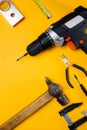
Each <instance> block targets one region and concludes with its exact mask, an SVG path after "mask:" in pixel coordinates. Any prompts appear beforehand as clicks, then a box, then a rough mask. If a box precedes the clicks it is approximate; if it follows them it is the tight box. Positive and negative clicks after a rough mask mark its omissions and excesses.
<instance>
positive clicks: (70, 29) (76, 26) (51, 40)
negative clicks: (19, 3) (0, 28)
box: [0, 0, 87, 130]
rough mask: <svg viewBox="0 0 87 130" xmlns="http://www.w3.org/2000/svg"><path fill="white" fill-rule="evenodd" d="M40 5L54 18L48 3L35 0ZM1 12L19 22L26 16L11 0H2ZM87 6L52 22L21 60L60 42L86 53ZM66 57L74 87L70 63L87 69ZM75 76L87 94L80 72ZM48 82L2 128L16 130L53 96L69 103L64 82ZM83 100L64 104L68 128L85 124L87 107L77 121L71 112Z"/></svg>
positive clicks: (65, 60)
mask: <svg viewBox="0 0 87 130" xmlns="http://www.w3.org/2000/svg"><path fill="white" fill-rule="evenodd" d="M33 1H34V2H35V4H36V5H37V6H38V7H39V9H40V10H41V11H42V12H43V14H44V15H45V16H46V17H47V18H51V16H52V15H51V14H50V13H49V12H48V10H47V9H46V8H45V7H44V5H43V4H42V3H41V2H40V1H39V0H33ZM0 13H1V14H2V15H3V16H4V17H5V18H6V19H7V21H8V22H9V23H10V24H11V25H12V26H15V25H16V24H17V23H18V22H19V21H21V20H22V19H23V18H24V16H23V15H22V14H21V13H20V12H19V10H18V9H17V8H16V7H15V6H14V5H13V3H12V2H11V1H10V0H0ZM86 29H87V9H86V8H84V7H82V6H79V7H77V8H76V9H75V10H74V12H71V13H70V14H68V15H67V16H65V17H63V18H62V19H61V20H59V21H57V22H56V23H54V24H52V25H51V26H50V27H49V28H48V29H47V30H46V31H45V32H44V33H42V34H41V35H40V36H39V37H38V38H37V39H36V40H35V41H33V42H32V43H31V44H29V45H28V46H27V48H26V50H27V52H26V53H25V54H24V55H23V56H21V57H19V58H18V59H17V61H19V60H20V59H22V58H23V57H24V56H26V55H27V54H30V55H31V56H35V55H37V54H38V53H40V52H41V51H43V50H45V49H47V48H49V47H51V46H53V45H54V44H58V45H60V46H64V45H65V44H68V45H69V47H70V48H71V49H73V50H75V49H78V48H81V49H82V50H83V51H84V52H85V53H87V33H86ZM61 59H62V61H63V62H64V63H65V65H66V69H65V76H66V81H67V83H68V85H69V86H70V87H71V88H74V85H72V83H71V82H70V78H69V77H70V75H69V67H70V66H72V67H74V68H76V69H78V70H80V71H81V72H83V73H84V74H85V76H87V70H86V69H85V68H83V67H81V66H79V65H77V64H73V63H71V62H70V61H69V60H68V59H67V58H66V56H64V55H62V56H61ZM74 77H75V79H76V80H77V82H78V83H79V86H80V87H81V89H82V91H83V92H84V94H85V95H86V96H87V90H86V88H85V87H84V85H83V84H82V83H81V82H80V81H79V79H78V77H77V76H76V74H74ZM45 82H46V84H47V86H48V90H47V91H46V92H45V93H43V94H42V95H41V96H40V97H38V98H37V99H36V100H35V101H33V102H32V103H31V104H29V105H28V106H27V107H25V108H24V109H22V110H21V111H20V112H18V113H17V114H16V115H14V116H13V117H11V118H10V119H9V120H7V121H6V122H5V123H3V124H2V125H1V126H0V130H12V129H14V128H15V127H16V126H17V125H19V124H20V123H22V122H23V121H24V120H25V119H27V118H28V117H30V116H31V115H32V114H34V113H35V112H36V111H38V110H39V109H40V108H42V107H43V106H44V105H45V104H47V103H48V102H50V101H51V100H52V99H53V98H56V99H57V101H58V102H59V103H60V105H62V106H64V105H67V104H68V103H69V99H68V98H67V96H66V95H65V94H63V92H62V88H61V87H60V85H58V84H56V83H53V82H52V81H51V80H50V79H48V78H47V77H45ZM82 104H83V103H82V102H80V103H72V104H71V105H69V106H67V107H65V108H63V109H62V110H60V111H59V114H60V116H63V117H64V119H65V120H66V121H67V123H68V128H69V129H70V130H76V129H77V127H78V126H80V125H82V124H83V123H85V122H86V121H87V110H84V111H83V112H82V114H83V115H84V117H82V118H80V119H78V120H77V121H75V122H73V121H72V120H71V119H70V117H69V116H68V114H67V113H68V112H71V111H72V110H74V109H75V108H78V107H79V106H80V105H82Z"/></svg>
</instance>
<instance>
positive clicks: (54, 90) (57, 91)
mask: <svg viewBox="0 0 87 130" xmlns="http://www.w3.org/2000/svg"><path fill="white" fill-rule="evenodd" d="M45 81H46V83H47V85H48V92H49V93H50V95H51V96H53V97H55V98H56V99H57V101H58V102H59V103H60V104H61V105H63V106H64V105H66V104H68V103H69V100H68V98H67V97H66V96H65V95H64V94H63V92H62V88H61V87H60V86H59V85H58V84H56V83H53V82H52V81H51V80H49V79H48V78H47V77H46V78H45Z"/></svg>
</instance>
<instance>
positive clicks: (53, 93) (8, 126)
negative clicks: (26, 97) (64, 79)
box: [0, 77, 69, 130]
mask: <svg viewBox="0 0 87 130" xmlns="http://www.w3.org/2000/svg"><path fill="white" fill-rule="evenodd" d="M45 81H46V84H47V85H48V91H46V92H45V93H43V94H42V95H41V96H40V97H38V98H37V99H36V100H35V101H33V102H32V103H31V104H29V105H28V106H27V107H25V108H24V109H23V110H21V111H20V112H19V113H17V114H16V115H14V116H13V117H11V118H10V119H9V120H8V121H6V122H5V123H3V124H2V125H1V126H0V130H12V129H14V128H15V127H16V126H17V125H19V124H20V123H22V122H23V121H24V120H25V119H27V118H28V117H30V116H31V115H32V114H34V113H35V112H36V111H38V110H39V109H40V108H41V107H43V106H44V105H45V104H47V103H48V102H50V101H51V100H52V99H53V97H55V98H57V101H58V102H59V103H60V104H61V105H66V104H67V103H68V102H69V101H68V99H67V97H66V96H65V95H63V94H62V89H61V87H60V86H59V85H57V84H55V83H53V82H52V81H51V80H49V79H48V78H47V77H46V78H45Z"/></svg>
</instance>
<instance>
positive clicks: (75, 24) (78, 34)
mask: <svg viewBox="0 0 87 130" xmlns="http://www.w3.org/2000/svg"><path fill="white" fill-rule="evenodd" d="M38 29H39V28H38ZM86 30H87V9H86V8H84V7H82V6H79V7H77V8H76V9H75V10H74V12H72V13H70V14H68V15H66V16H65V17H63V18H62V19H61V20H59V21H57V22H56V23H53V24H52V25H51V26H50V27H49V28H48V29H47V30H46V31H45V32H43V33H42V34H41V35H40V36H39V37H38V38H37V39H36V40H35V41H33V42H32V43H31V44H29V45H28V46H27V48H26V51H27V53H26V54H24V55H23V56H22V57H20V58H18V59H17V61H19V60H20V59H21V58H23V57H24V56H26V55H27V54H29V55H31V56H35V55H37V54H39V53H40V52H42V51H43V50H46V49H47V48H49V47H52V46H54V45H55V44H56V45H59V46H64V45H65V44H67V45H68V46H69V47H70V48H71V49H73V50H75V49H78V48H81V49H82V50H83V51H84V52H85V53H87V33H86V32H87V31H86Z"/></svg>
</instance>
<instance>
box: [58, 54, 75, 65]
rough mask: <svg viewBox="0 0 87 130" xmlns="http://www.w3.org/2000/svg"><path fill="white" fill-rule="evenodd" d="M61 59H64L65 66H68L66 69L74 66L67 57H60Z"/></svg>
mask: <svg viewBox="0 0 87 130" xmlns="http://www.w3.org/2000/svg"><path fill="white" fill-rule="evenodd" d="M60 58H61V59H62V61H63V62H64V64H65V65H66V67H68V66H72V65H73V64H72V63H71V62H70V61H69V60H68V59H67V57H66V56H65V55H62V56H60Z"/></svg>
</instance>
